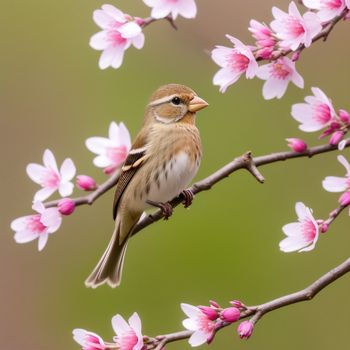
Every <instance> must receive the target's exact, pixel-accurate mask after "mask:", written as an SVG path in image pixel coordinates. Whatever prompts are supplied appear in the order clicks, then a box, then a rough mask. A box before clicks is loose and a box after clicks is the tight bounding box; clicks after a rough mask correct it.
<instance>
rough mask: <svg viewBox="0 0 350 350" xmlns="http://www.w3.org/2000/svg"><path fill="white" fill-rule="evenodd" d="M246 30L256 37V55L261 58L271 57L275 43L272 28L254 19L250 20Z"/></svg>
mask: <svg viewBox="0 0 350 350" xmlns="http://www.w3.org/2000/svg"><path fill="white" fill-rule="evenodd" d="M248 30H249V31H250V32H251V33H252V35H253V38H254V39H256V45H257V47H258V50H257V51H256V55H257V57H261V58H263V59H269V58H271V55H272V52H273V50H274V47H275V44H276V38H275V37H274V35H273V32H272V30H271V29H270V28H269V27H268V26H267V25H266V24H263V23H260V22H258V21H256V20H255V19H252V20H250V22H249V28H248Z"/></svg>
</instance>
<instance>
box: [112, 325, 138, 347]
mask: <svg viewBox="0 0 350 350" xmlns="http://www.w3.org/2000/svg"><path fill="white" fill-rule="evenodd" d="M137 341H138V339H137V335H136V333H135V332H134V331H133V330H132V329H130V330H129V331H127V332H125V333H124V334H123V335H122V336H120V337H118V339H117V343H118V345H119V349H120V350H132V349H133V347H134V346H135V345H136V344H137Z"/></svg>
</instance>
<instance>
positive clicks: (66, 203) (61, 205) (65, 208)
mask: <svg viewBox="0 0 350 350" xmlns="http://www.w3.org/2000/svg"><path fill="white" fill-rule="evenodd" d="M57 208H58V211H59V212H60V213H61V214H62V215H71V214H72V213H73V212H74V210H75V202H74V201H73V199H70V198H63V199H61V200H60V201H59V202H58V204H57Z"/></svg>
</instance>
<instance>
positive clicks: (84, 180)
mask: <svg viewBox="0 0 350 350" xmlns="http://www.w3.org/2000/svg"><path fill="white" fill-rule="evenodd" d="M77 187H78V188H80V189H81V190H83V191H94V190H96V188H97V183H96V181H95V180H94V179H93V178H92V177H91V176H88V175H78V176H77Z"/></svg>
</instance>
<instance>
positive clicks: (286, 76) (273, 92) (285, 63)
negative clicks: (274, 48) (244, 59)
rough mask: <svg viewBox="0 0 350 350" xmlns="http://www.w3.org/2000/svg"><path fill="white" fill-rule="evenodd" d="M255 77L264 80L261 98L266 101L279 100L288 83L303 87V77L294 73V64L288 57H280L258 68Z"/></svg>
mask: <svg viewBox="0 0 350 350" xmlns="http://www.w3.org/2000/svg"><path fill="white" fill-rule="evenodd" d="M256 75H257V77H258V78H260V79H262V80H266V82H265V84H264V87H263V96H264V98H265V99H266V100H270V99H272V98H274V97H276V98H281V97H282V96H283V95H284V94H285V92H286V90H287V87H288V84H289V82H290V81H292V82H293V83H294V84H295V85H296V86H298V87H300V88H303V87H304V79H303V77H302V76H301V75H300V74H299V73H298V72H297V71H296V69H295V62H292V61H291V60H290V59H289V58H288V57H281V58H279V59H278V60H277V61H275V62H271V63H269V64H265V65H263V66H260V67H259V69H258V71H257V73H256Z"/></svg>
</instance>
